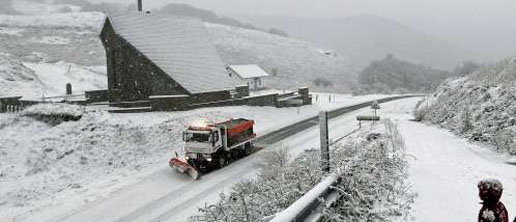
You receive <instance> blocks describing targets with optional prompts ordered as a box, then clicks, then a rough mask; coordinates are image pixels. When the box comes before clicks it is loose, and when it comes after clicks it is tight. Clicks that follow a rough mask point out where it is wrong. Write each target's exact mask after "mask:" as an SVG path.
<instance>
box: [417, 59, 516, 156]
mask: <svg viewBox="0 0 516 222" xmlns="http://www.w3.org/2000/svg"><path fill="white" fill-rule="evenodd" d="M515 86H516V58H510V59H506V60H503V61H501V62H499V63H498V64H495V65H491V66H488V67H486V68H483V69H481V70H479V71H477V72H475V73H473V74H471V75H470V76H467V77H464V78H461V79H457V80H453V81H449V82H446V83H444V84H443V85H441V86H440V87H439V88H438V90H437V92H436V93H435V94H434V95H433V97H431V98H430V99H429V101H428V105H427V103H426V102H423V103H421V104H420V106H419V109H418V110H417V112H416V113H417V114H418V115H419V116H420V117H421V118H423V119H424V120H426V121H428V122H431V123H434V124H437V125H439V126H441V127H444V128H447V129H449V130H451V131H453V132H455V133H458V134H461V135H464V136H465V137H467V138H469V139H471V140H473V141H478V142H486V143H488V144H491V145H492V146H494V147H495V148H496V149H497V150H500V151H502V152H508V153H510V154H513V155H516V148H515V147H516V140H515V139H514V138H516V87H515Z"/></svg>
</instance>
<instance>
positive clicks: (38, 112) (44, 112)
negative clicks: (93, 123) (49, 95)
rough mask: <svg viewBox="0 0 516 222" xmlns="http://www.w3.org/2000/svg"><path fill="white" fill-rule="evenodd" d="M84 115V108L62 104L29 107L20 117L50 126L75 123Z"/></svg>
mask: <svg viewBox="0 0 516 222" xmlns="http://www.w3.org/2000/svg"><path fill="white" fill-rule="evenodd" d="M84 113H85V107H82V106H77V105H69V104H62V103H43V104H37V105H33V106H30V107H28V108H26V109H25V110H23V111H22V112H21V113H20V115H21V116H28V117H32V118H34V119H36V120H39V121H43V122H45V123H48V124H50V125H52V126H55V125H59V124H61V123H63V122H67V121H77V120H79V119H81V117H82V115H83V114H84Z"/></svg>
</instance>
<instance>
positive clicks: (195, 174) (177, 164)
mask: <svg viewBox="0 0 516 222" xmlns="http://www.w3.org/2000/svg"><path fill="white" fill-rule="evenodd" d="M169 165H170V167H172V168H174V169H176V170H177V171H179V172H181V173H187V174H188V175H190V176H191V177H192V178H193V179H194V180H197V179H198V178H199V171H197V169H195V167H193V166H190V164H188V163H186V162H185V161H183V160H180V159H179V158H176V157H174V158H172V159H170V162H169Z"/></svg>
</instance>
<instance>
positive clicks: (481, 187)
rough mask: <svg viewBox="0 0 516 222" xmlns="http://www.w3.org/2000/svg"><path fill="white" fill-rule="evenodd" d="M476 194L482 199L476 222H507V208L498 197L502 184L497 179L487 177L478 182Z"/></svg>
mask: <svg viewBox="0 0 516 222" xmlns="http://www.w3.org/2000/svg"><path fill="white" fill-rule="evenodd" d="M477 187H478V195H479V197H480V199H481V200H482V203H481V204H482V209H480V213H479V214H478V222H509V215H508V213H507V209H505V206H504V205H503V203H502V202H500V198H501V197H502V192H503V186H502V183H501V182H500V181H499V180H496V179H487V180H482V181H480V182H478V186H477Z"/></svg>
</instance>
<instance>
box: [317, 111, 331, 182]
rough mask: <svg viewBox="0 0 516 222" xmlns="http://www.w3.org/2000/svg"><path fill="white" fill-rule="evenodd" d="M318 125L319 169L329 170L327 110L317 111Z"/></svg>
mask: <svg viewBox="0 0 516 222" xmlns="http://www.w3.org/2000/svg"><path fill="white" fill-rule="evenodd" d="M319 125H320V133H319V134H320V136H321V170H322V171H323V172H330V144H329V134H328V112H326V111H321V112H320V113H319Z"/></svg>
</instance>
